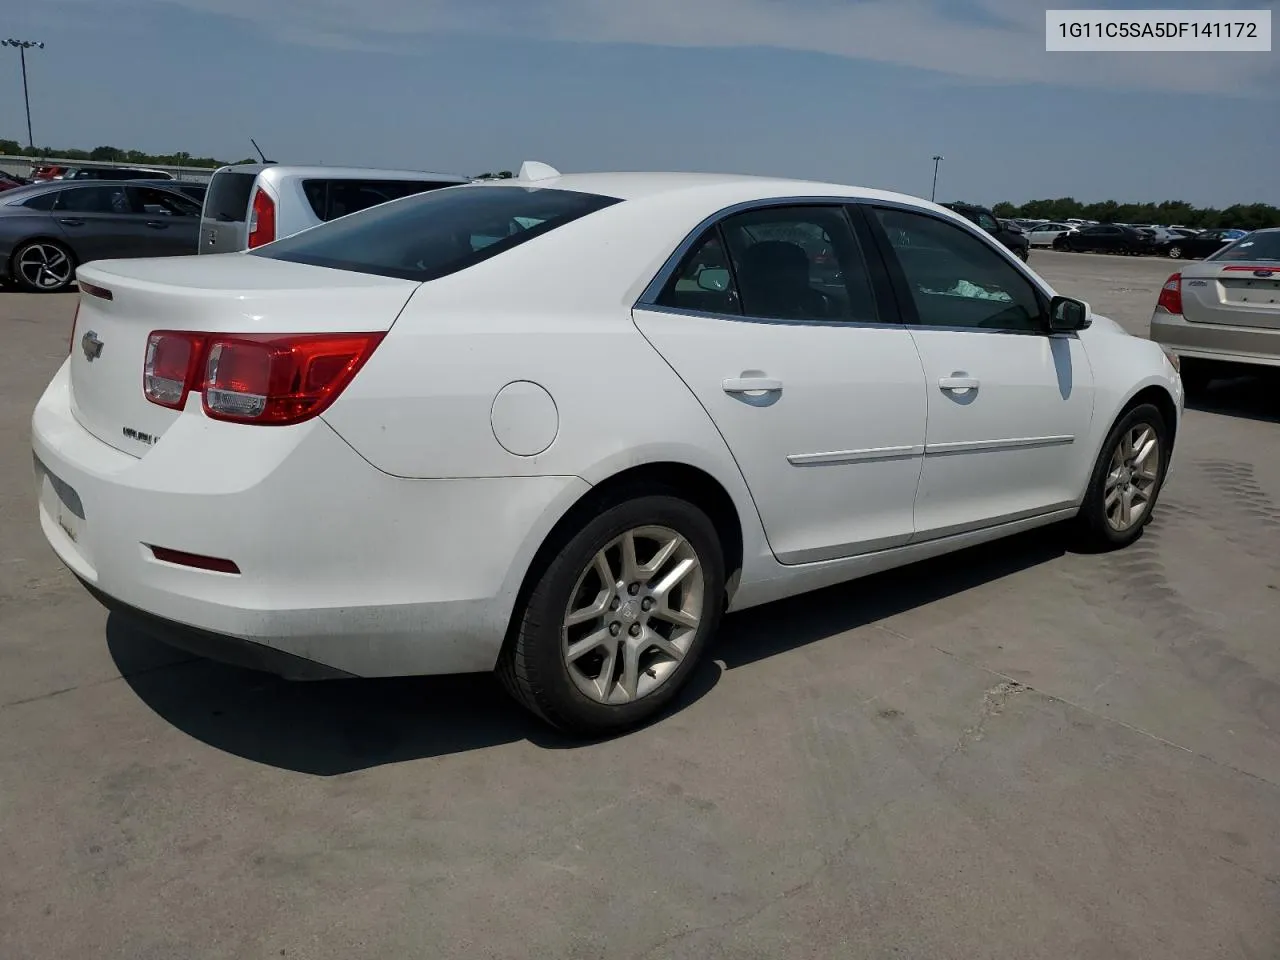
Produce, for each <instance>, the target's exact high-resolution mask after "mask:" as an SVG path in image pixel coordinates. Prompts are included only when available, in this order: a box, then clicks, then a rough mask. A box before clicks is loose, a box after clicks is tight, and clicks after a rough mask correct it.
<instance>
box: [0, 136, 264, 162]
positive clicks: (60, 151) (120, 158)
mask: <svg viewBox="0 0 1280 960" xmlns="http://www.w3.org/2000/svg"><path fill="white" fill-rule="evenodd" d="M0 155H3V156H6V157H32V158H34V159H44V158H45V157H57V158H58V159H60V160H100V161H102V162H104V163H146V164H151V165H157V166H162V167H222V166H226V164H227V161H226V160H217V159H214V158H213V157H193V156H192V155H191V154H189V153H186V152H184V151H178V152H177V153H145V152H144V151H142V150H122V149H121V148H120V147H94V148H93V149H92V150H80V149H77V148H75V147H66V148H59V147H34V148H33V147H24V146H23V145H22V144H20V143H19V142H18V141H17V140H3V139H0ZM256 162H257V160H256V159H255V158H253V157H248V158H246V159H244V160H237V161H236V163H256Z"/></svg>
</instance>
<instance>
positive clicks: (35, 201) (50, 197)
mask: <svg viewBox="0 0 1280 960" xmlns="http://www.w3.org/2000/svg"><path fill="white" fill-rule="evenodd" d="M57 199H58V195H57V194H56V193H40V194H37V195H36V196H34V197H32V198H31V199H30V200H27V201H26V202H25V203H23V204H22V205H23V206H24V207H26V208H28V209H29V210H52V209H53V202H54V201H55V200H57Z"/></svg>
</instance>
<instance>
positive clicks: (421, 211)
mask: <svg viewBox="0 0 1280 960" xmlns="http://www.w3.org/2000/svg"><path fill="white" fill-rule="evenodd" d="M619 202H620V201H619V200H618V199H617V198H615V197H602V196H597V195H596V194H591V193H574V192H571V191H568V190H551V189H546V188H541V187H524V188H520V187H481V186H463V187H448V188H445V189H443V190H433V191H431V192H430V193H424V194H418V195H417V196H413V197H407V198H405V199H403V200H393V201H392V202H390V203H386V204H382V205H379V206H376V207H370V208H368V209H367V210H362V211H360V212H359V213H353V214H351V215H350V216H348V217H344V218H342V219H341V220H332V221H330V222H329V223H325V224H321V225H320V226H318V227H313V228H312V229H310V230H305V231H303V232H302V233H298V234H294V235H293V236H291V237H285V238H284V239H283V240H278V241H276V242H275V243H271V244H268V245H267V246H265V247H260V248H259V249H258V250H255V251H254V252H253V254H252V255H253V256H260V257H270V258H271V259H274V260H289V261H292V262H294V263H307V264H311V265H312V266H317V267H331V268H333V269H336V270H352V271H355V272H357V273H371V274H376V275H378V276H384V277H400V278H401V279H404V280H417V281H426V280H434V279H436V278H437V277H443V276H446V275H448V274H450V273H456V272H457V271H459V270H463V269H465V268H466V267H470V266H472V265H474V264H477V263H479V262H480V261H482V260H487V259H489V258H490V257H493V256H497V255H498V254H500V253H502V252H504V251H506V250H510V249H511V248H512V247H515V246H519V245H520V244H522V243H524V242H526V241H528V240H532V239H533V238H535V237H538V236H541V235H542V234H544V233H549V232H550V231H552V230H555V229H556V228H557V227H562V226H564V225H565V224H566V223H571V222H572V221H574V220H577V219H578V218H580V217H585V216H586V215H587V214H590V213H594V212H596V211H597V210H602V209H604V208H605V207H608V206H612V205H613V204H615V203H619Z"/></svg>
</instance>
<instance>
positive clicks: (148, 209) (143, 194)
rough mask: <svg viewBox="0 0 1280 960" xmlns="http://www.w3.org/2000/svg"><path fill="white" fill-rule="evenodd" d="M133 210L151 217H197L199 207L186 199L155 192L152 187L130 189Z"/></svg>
mask: <svg viewBox="0 0 1280 960" xmlns="http://www.w3.org/2000/svg"><path fill="white" fill-rule="evenodd" d="M129 192H130V193H132V194H133V196H134V200H135V208H136V209H138V210H140V211H141V212H142V213H145V214H147V215H148V216H151V217H198V216H200V207H199V205H198V204H196V203H193V202H192V201H191V200H188V199H187V198H186V197H182V196H178V195H176V194H172V193H169V192H168V191H166V190H156V189H155V188H154V187H130V188H129Z"/></svg>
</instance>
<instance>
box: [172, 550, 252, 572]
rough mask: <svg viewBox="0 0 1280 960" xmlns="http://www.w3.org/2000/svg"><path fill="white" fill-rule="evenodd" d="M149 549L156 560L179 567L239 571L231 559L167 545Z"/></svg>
mask: <svg viewBox="0 0 1280 960" xmlns="http://www.w3.org/2000/svg"><path fill="white" fill-rule="evenodd" d="M150 549H151V553H152V555H154V556H155V558H156V559H157V560H163V561H164V562H165V563H176V564H177V565H178V566H180V567H195V568H196V569H197V570H212V571H213V572H214V573H234V574H239V573H240V568H239V567H237V566H236V565H235V562H234V561H232V560H223V559H221V558H220V557H206V556H204V555H203V554H199V553H185V552H183V551H182V550H170V549H169V548H168V547H151V548H150Z"/></svg>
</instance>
